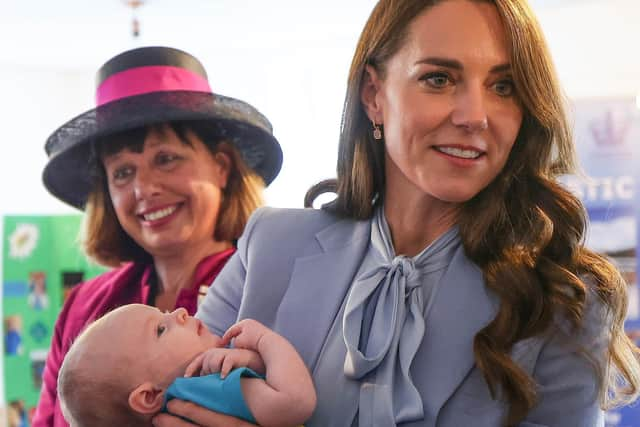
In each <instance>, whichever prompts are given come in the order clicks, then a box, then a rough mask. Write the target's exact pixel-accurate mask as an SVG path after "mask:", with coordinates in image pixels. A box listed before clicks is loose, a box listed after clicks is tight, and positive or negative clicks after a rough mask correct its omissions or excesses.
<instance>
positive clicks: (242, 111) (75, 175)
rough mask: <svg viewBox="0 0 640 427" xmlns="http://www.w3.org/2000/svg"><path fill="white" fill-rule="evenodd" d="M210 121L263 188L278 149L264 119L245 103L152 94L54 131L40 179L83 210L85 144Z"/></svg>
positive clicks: (87, 186) (274, 171) (276, 165)
mask: <svg viewBox="0 0 640 427" xmlns="http://www.w3.org/2000/svg"><path fill="white" fill-rule="evenodd" d="M188 120H205V121H211V122H212V123H215V125H216V129H217V131H218V134H217V135H216V137H218V138H219V139H220V140H225V141H227V142H229V143H231V144H233V145H234V147H235V148H236V149H237V150H238V151H239V152H240V154H241V156H242V158H243V159H244V161H245V162H246V164H247V165H248V166H249V167H250V168H251V169H253V170H254V171H255V172H256V173H257V174H258V175H259V176H261V177H262V179H263V180H264V182H265V185H269V184H270V183H271V182H272V181H273V180H274V179H275V177H276V176H277V175H278V172H279V171H280V168H281V166H282V150H281V148H280V145H279V144H278V141H277V140H276V138H275V137H274V136H273V134H272V131H271V124H270V123H269V121H268V120H267V119H266V118H265V117H264V116H263V115H262V114H260V112H258V111H257V110H256V109H255V108H253V107H252V106H250V105H249V104H247V103H245V102H242V101H240V100H237V99H233V98H229V97H225V96H222V95H217V94H210V93H205V92H189V91H173V92H154V93H149V94H144V95H137V96H132V97H128V98H124V99H120V100H118V101H114V102H110V103H108V104H105V105H103V106H100V107H98V108H95V109H93V110H90V111H87V112H85V113H83V114H81V115H79V116H77V117H76V118H74V119H72V120H70V121H69V122H67V123H65V124H64V125H62V126H61V127H60V128H58V129H57V130H56V131H55V132H54V133H53V134H52V135H51V136H50V137H49V138H48V139H47V142H46V145H45V151H46V152H47V154H48V155H49V162H48V163H47V165H46V166H45V168H44V171H43V174H42V180H43V182H44V185H45V187H46V188H47V190H49V192H51V194H53V195H54V196H55V197H57V198H58V199H60V200H62V201H63V202H65V203H68V204H70V205H71V206H74V207H76V208H78V209H81V210H82V209H84V206H85V203H86V201H87V196H88V194H89V192H90V191H91V189H92V185H93V179H92V171H91V170H90V168H91V165H90V164H89V159H90V155H91V150H92V148H91V145H92V144H91V142H92V141H94V140H95V139H96V138H101V137H105V136H108V135H111V134H114V133H118V132H121V131H125V130H129V129H135V128H139V127H144V126H149V125H153V124H158V123H165V122H171V121H188Z"/></svg>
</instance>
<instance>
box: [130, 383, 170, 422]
mask: <svg viewBox="0 0 640 427" xmlns="http://www.w3.org/2000/svg"><path fill="white" fill-rule="evenodd" d="M163 403H164V390H162V389H159V388H157V387H156V386H155V385H154V384H151V383H150V382H146V383H142V384H140V385H139V386H138V387H136V388H135V389H134V390H133V391H132V392H131V393H129V406H131V409H133V410H134V411H136V412H139V413H141V414H155V413H158V412H160V409H162V404H163Z"/></svg>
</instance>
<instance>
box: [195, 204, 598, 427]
mask: <svg viewBox="0 0 640 427" xmlns="http://www.w3.org/2000/svg"><path fill="white" fill-rule="evenodd" d="M369 241H370V222H369V221H353V220H348V219H339V218H337V217H335V216H333V215H331V214H329V213H327V212H324V211H320V210H311V209H307V210H293V209H290V210H284V209H272V208H262V209H260V210H258V211H257V212H256V213H255V214H254V215H253V216H252V218H251V220H250V221H249V223H248V224H247V227H246V228H245V232H244V234H243V236H242V238H241V239H240V240H239V242H238V251H237V253H236V254H235V255H234V256H233V257H232V258H231V259H230V260H229V262H228V264H227V265H226V266H225V268H224V269H223V271H222V272H221V273H220V274H219V275H218V277H217V278H216V280H215V282H214V283H213V285H212V286H211V287H210V289H209V293H208V294H207V296H206V298H205V299H204V301H203V302H202V304H201V306H200V308H199V310H198V314H197V316H198V317H199V318H200V319H202V320H203V321H204V322H205V323H206V325H207V326H208V327H209V329H210V330H212V331H213V332H214V333H217V334H223V333H224V331H225V330H226V329H227V328H228V327H229V326H230V325H231V324H233V323H234V322H235V321H236V320H238V319H242V318H253V319H256V320H258V321H260V322H262V323H264V324H265V325H267V326H269V327H271V328H273V329H275V330H276V331H277V332H279V333H280V334H282V335H283V336H285V337H286V338H287V339H289V341H291V343H292V344H293V345H294V346H295V347H296V349H297V350H298V352H299V353H300V355H301V356H302V358H303V359H304V361H305V362H306V364H307V366H308V367H309V369H310V371H311V372H312V374H314V375H315V374H316V372H315V368H316V366H317V364H318V358H319V355H320V353H321V350H322V348H323V344H324V343H325V340H326V339H327V335H328V333H329V331H330V329H331V327H332V324H333V322H334V321H335V320H336V314H337V313H338V311H339V310H340V307H341V304H342V302H343V299H344V298H346V296H347V293H348V291H349V288H350V286H351V284H352V282H353V281H354V275H355V273H356V271H357V270H358V267H359V265H360V263H361V261H362V259H363V256H364V254H365V251H366V249H367V246H368V244H369ZM444 274H445V275H444V276H443V279H442V280H443V282H442V285H441V286H440V287H439V289H440V290H439V292H438V294H437V295H435V296H434V298H435V301H434V303H433V308H432V309H431V311H430V312H429V314H428V317H427V319H426V330H425V335H424V339H423V342H422V344H421V347H420V349H419V350H418V353H417V354H416V357H415V359H414V361H413V364H412V367H411V373H412V380H413V382H414V384H415V386H416V387H417V389H418V390H419V391H420V394H421V396H422V399H423V406H424V414H425V419H424V420H423V421H421V422H417V423H411V424H403V425H404V426H437V427H467V426H474V427H484V426H486V427H496V426H500V425H501V420H503V419H504V415H505V413H506V406H505V405H504V404H503V403H501V402H498V401H494V400H492V399H491V397H490V393H489V390H488V387H487V385H486V383H485V381H484V379H483V377H482V375H481V373H480V371H479V369H477V368H476V366H475V363H474V358H473V338H474V336H475V334H476V333H477V332H478V331H479V330H480V329H481V328H482V327H483V326H485V325H486V324H487V323H488V322H490V321H491V320H492V319H493V318H494V316H495V314H496V310H497V299H496V298H495V297H494V296H493V295H491V294H490V293H489V292H488V291H487V289H486V288H485V286H484V281H483V278H482V273H481V271H480V269H479V268H478V267H477V266H476V265H475V264H473V263H472V262H471V261H469V260H468V259H467V257H466V256H465V254H464V251H463V250H462V245H461V247H460V250H458V252H457V253H456V254H455V255H454V258H453V259H452V261H451V264H450V266H449V267H448V269H447V271H446V272H445V273H444ZM589 307H590V308H589V310H588V312H587V317H586V326H585V328H584V331H583V332H582V333H580V334H575V333H573V334H572V340H570V339H567V337H568V335H569V334H568V329H567V328H565V327H564V325H563V324H562V322H558V327H557V328H556V330H555V331H554V332H553V333H549V334H546V335H545V336H544V337H536V338H530V339H526V340H523V341H520V342H518V343H516V345H515V346H514V348H513V351H512V352H511V356H512V358H513V359H514V360H515V361H516V362H517V363H518V364H519V365H520V366H521V367H522V368H523V369H525V370H526V371H527V372H528V373H529V374H530V375H532V376H533V378H534V379H535V381H536V382H537V383H538V384H539V393H538V396H539V403H538V405H537V406H536V407H535V408H534V409H533V410H532V411H531V413H530V414H529V416H528V417H527V419H526V421H525V422H523V423H521V424H520V425H521V426H526V427H535V426H558V427H594V426H603V425H604V417H603V412H602V411H601V410H600V409H599V405H598V387H597V380H596V375H595V373H594V369H593V368H592V365H590V364H589V363H588V362H587V361H586V360H585V359H584V358H583V357H582V356H578V355H577V354H576V353H575V346H573V345H571V344H570V343H571V342H574V341H576V340H577V342H578V343H579V344H581V345H583V346H584V347H585V348H586V349H588V350H590V351H592V352H593V353H594V354H595V355H596V356H602V354H604V349H605V348H606V346H607V336H606V334H605V332H604V331H605V329H606V328H605V327H604V326H605V322H604V320H603V319H604V317H603V313H602V309H601V306H600V305H598V304H590V305H589ZM323 357H331V355H328V354H324V355H323ZM315 379H316V381H317V380H318V378H315ZM335 393H338V394H339V393H340V390H335ZM331 397H334V396H331ZM328 398H329V396H322V395H319V396H318V408H317V409H316V413H315V414H314V416H313V417H312V419H311V420H310V421H309V422H308V423H307V424H306V425H307V426H308V427H311V426H327V425H329V421H328V418H327V414H325V413H323V408H322V402H323V399H328ZM353 405H357V401H355V402H353ZM351 421H352V420H351V419H344V420H340V421H336V420H335V419H334V417H332V421H331V423H330V424H331V425H332V426H341V427H342V426H344V427H348V426H350V425H351ZM383 427H386V426H383Z"/></svg>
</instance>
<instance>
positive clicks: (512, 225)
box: [305, 0, 640, 425]
mask: <svg viewBox="0 0 640 427" xmlns="http://www.w3.org/2000/svg"><path fill="white" fill-rule="evenodd" d="M442 1H446V0H431V1H425V0H381V1H379V2H378V4H377V5H376V7H375V8H374V10H373V12H372V14H371V16H370V17H369V20H368V21H367V23H366V25H365V28H364V30H363V32H362V34H361V36H360V40H359V42H358V45H357V47H356V52H355V54H354V57H353V61H352V64H351V69H350V72H349V80H348V85H347V94H346V99H345V103H344V110H343V116H342V126H341V135H340V144H339V154H338V165H337V183H336V182H335V181H333V182H332V181H325V182H323V183H321V184H320V185H318V186H315V187H313V188H312V189H311V190H310V192H309V193H308V195H307V198H306V200H305V203H306V205H307V206H309V205H311V204H312V200H313V199H314V198H315V196H316V195H318V194H320V193H322V192H325V191H327V190H329V191H332V190H335V189H336V186H337V190H336V193H337V198H336V200H335V201H334V202H333V203H331V204H330V205H328V206H327V207H326V208H327V209H331V210H333V211H334V212H336V213H337V214H339V215H343V216H347V217H351V218H355V219H367V218H370V217H371V216H372V213H373V209H374V207H375V206H376V204H378V203H381V202H382V198H383V196H384V186H385V177H384V160H385V157H384V156H385V154H384V147H383V144H380V143H379V141H375V140H374V139H373V137H372V128H371V122H370V120H369V118H368V117H367V115H366V113H365V110H364V108H363V105H362V103H361V101H360V89H361V85H362V82H363V76H364V72H365V66H366V65H370V66H373V67H374V68H375V69H376V71H377V72H378V73H379V74H380V75H381V76H382V77H383V78H384V76H385V65H386V63H387V61H388V60H389V59H390V58H391V57H392V56H393V55H394V54H395V53H396V52H397V51H398V50H399V49H400V48H401V46H402V45H403V43H404V40H405V38H406V36H407V32H408V28H409V25H410V23H411V22H412V21H413V19H414V18H415V17H416V16H417V15H419V14H420V13H422V12H423V11H424V10H426V9H427V8H429V7H432V6H433V5H435V4H437V3H440V2H442ZM477 1H486V2H488V3H491V4H493V5H495V7H496V9H497V10H498V13H499V15H500V16H501V19H502V22H503V25H504V26H505V32H506V34H507V38H508V40H507V43H508V46H509V49H510V61H511V66H512V73H513V79H514V82H515V85H516V91H517V94H518V97H519V100H520V102H521V104H522V108H523V110H524V116H523V123H522V127H521V129H520V131H519V134H518V136H517V139H516V141H515V144H514V146H513V149H512V151H511V153H510V156H509V159H508V161H507V163H506V165H505V167H504V169H503V170H502V171H501V173H500V174H499V175H498V176H497V177H496V178H495V180H494V181H493V182H491V183H490V184H489V185H488V186H487V187H486V188H485V189H483V190H482V191H481V192H480V193H479V194H477V195H476V196H474V197H473V198H472V199H471V200H469V201H467V202H465V203H464V204H463V205H462V206H461V208H460V211H459V214H458V217H457V224H458V227H459V230H460V235H461V238H462V242H463V245H464V248H465V251H466V254H467V256H468V257H469V258H470V259H471V260H473V261H474V262H475V263H476V264H477V265H478V266H479V267H480V268H481V269H482V271H483V273H484V279H485V283H486V286H487V288H489V289H490V290H491V291H492V292H493V293H495V294H496V295H497V296H498V297H499V300H500V307H499V310H498V313H497V315H496V317H495V318H494V319H493V320H492V321H491V323H489V324H488V325H487V326H485V327H484V328H483V329H482V330H480V332H479V333H478V334H477V335H476V336H475V339H474V356H475V361H476V365H477V366H478V368H479V369H480V370H481V371H482V373H483V375H484V378H485V380H486V382H487V384H488V386H489V389H490V391H491V394H492V396H493V397H494V398H497V397H498V396H499V397H501V398H503V399H505V400H506V402H507V403H508V404H509V413H508V415H507V419H506V420H505V423H506V424H507V425H514V424H516V423H517V422H518V421H519V420H522V419H523V418H524V417H525V416H526V414H527V413H528V411H529V410H530V409H531V408H532V407H533V406H534V405H535V403H536V384H535V382H534V380H533V378H532V377H531V376H529V375H528V374H527V373H526V372H525V371H524V370H523V369H522V368H520V367H519V366H518V365H517V364H516V363H515V362H514V361H513V360H512V359H511V357H510V355H509V352H510V350H511V348H512V347H513V345H514V343H516V342H517V341H519V340H522V339H525V338H528V337H533V336H539V335H542V334H544V333H547V332H550V331H551V330H552V328H553V327H554V322H555V321H556V319H557V317H561V318H563V319H565V320H564V321H565V322H568V324H569V325H570V326H571V328H572V329H573V331H576V332H577V331H579V330H580V328H581V326H582V324H583V320H584V317H585V316H586V303H587V294H588V293H590V292H591V291H590V290H589V288H591V289H593V293H594V294H595V295H596V297H597V298H599V299H600V300H601V302H602V305H603V307H604V308H605V310H606V313H604V317H603V319H602V320H603V323H604V322H607V321H608V333H609V339H610V341H609V348H608V354H607V355H606V357H607V359H608V360H607V362H608V363H607V364H606V366H607V367H608V368H607V369H604V370H603V369H600V368H599V367H600V366H602V364H601V363H597V362H596V359H597V358H598V356H597V355H590V354H589V352H588V349H580V350H581V351H580V353H581V354H582V355H583V356H584V357H585V358H587V359H588V360H589V361H590V362H593V366H594V369H595V370H596V374H597V375H598V378H599V379H600V398H601V406H602V407H603V408H606V407H610V406H613V405H615V404H621V403H625V402H628V401H631V400H633V399H635V398H636V397H637V396H638V393H639V384H640V365H639V362H638V355H639V351H638V349H637V347H635V345H634V344H633V343H632V342H631V341H630V340H629V338H628V337H627V336H626V335H625V333H624V330H623V322H624V317H625V313H626V307H627V298H626V285H625V283H624V281H623V279H622V278H621V276H620V274H619V273H618V272H617V270H616V269H615V268H614V267H613V266H612V265H611V263H610V262H608V261H607V260H606V259H605V258H604V257H602V256H600V255H598V254H596V253H594V252H592V251H590V250H588V249H586V248H585V247H584V245H583V243H584V235H585V227H586V216H585V210H584V208H583V206H582V204H581V203H580V201H579V200H578V199H577V198H576V197H574V196H573V195H572V194H571V193H570V192H568V191H567V190H565V189H564V188H563V187H562V186H561V185H559V184H558V183H557V181H556V178H557V177H558V176H559V175H561V174H566V173H572V172H574V171H575V166H576V165H575V161H574V159H575V150H574V146H573V139H572V135H571V131H570V128H569V124H568V120H567V116H566V113H565V107H564V97H563V96H562V93H561V91H560V89H559V85H558V82H557V77H556V73H555V70H554V67H553V64H552V61H551V58H550V54H549V52H548V49H547V46H546V42H545V40H544V37H543V35H542V32H541V30H540V27H539V25H538V23H537V20H536V18H535V16H534V15H533V13H532V11H531V9H530V8H529V6H528V4H527V3H526V0H493V1H490V0H477ZM584 280H588V282H589V284H587V283H585V281H584Z"/></svg>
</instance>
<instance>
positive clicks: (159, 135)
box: [103, 126, 229, 257]
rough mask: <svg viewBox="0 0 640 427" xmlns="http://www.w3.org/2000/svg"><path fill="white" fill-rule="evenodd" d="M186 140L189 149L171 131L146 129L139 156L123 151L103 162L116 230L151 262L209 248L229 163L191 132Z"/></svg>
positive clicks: (224, 156)
mask: <svg viewBox="0 0 640 427" xmlns="http://www.w3.org/2000/svg"><path fill="white" fill-rule="evenodd" d="M186 137H187V138H188V140H189V143H190V144H191V145H188V144H185V143H184V142H183V141H181V140H180V138H179V137H178V135H176V133H175V132H174V130H173V129H172V128H171V127H170V126H162V127H160V128H151V129H150V130H149V132H148V133H147V135H146V137H145V140H144V144H143V147H142V151H141V152H136V151H132V150H130V149H127V148H125V149H123V150H121V151H120V152H117V153H115V154H112V155H108V156H105V157H104V159H103V164H104V168H105V172H106V175H107V180H108V185H109V194H110V196H111V201H112V203H113V207H114V210H115V213H116V216H117V217H118V221H119V222H120V225H121V226H122V228H123V229H124V230H125V231H126V232H127V234H129V236H131V238H133V239H134V240H135V241H136V242H137V243H138V244H139V245H140V246H142V247H143V248H144V249H145V250H146V251H147V252H149V253H150V254H151V255H152V256H154V257H156V256H163V255H169V256H170V255H172V254H176V253H183V254H184V253H190V251H194V252H193V253H196V254H199V253H207V251H206V249H205V250H203V248H207V247H208V246H210V245H213V243H214V239H213V235H214V232H215V227H216V222H217V219H218V211H219V210H220V204H221V201H222V191H223V189H224V187H225V186H226V183H227V177H228V174H229V159H228V157H226V154H224V153H222V152H218V153H216V154H213V153H211V151H210V150H209V149H208V148H207V146H206V145H205V144H204V143H203V142H202V141H201V140H200V139H199V138H198V137H197V136H196V135H195V134H194V133H193V132H190V131H189V132H187V134H186Z"/></svg>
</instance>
